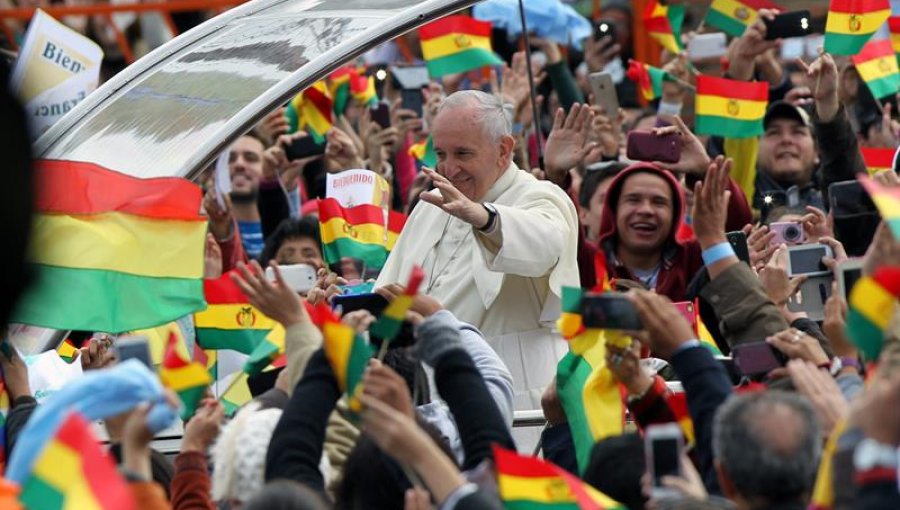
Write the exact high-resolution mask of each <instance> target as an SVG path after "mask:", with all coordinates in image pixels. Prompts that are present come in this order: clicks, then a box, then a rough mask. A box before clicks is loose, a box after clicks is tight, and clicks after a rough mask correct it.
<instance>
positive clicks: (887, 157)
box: [859, 147, 895, 168]
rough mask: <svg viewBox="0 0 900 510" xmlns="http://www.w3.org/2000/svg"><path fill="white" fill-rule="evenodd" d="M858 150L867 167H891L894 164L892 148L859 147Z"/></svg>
mask: <svg viewBox="0 0 900 510" xmlns="http://www.w3.org/2000/svg"><path fill="white" fill-rule="evenodd" d="M859 151H860V152H861V153H862V157H863V161H864V162H865V164H866V166H867V167H868V168H891V167H892V166H893V165H894V152H895V151H894V149H879V148H873V147H860V148H859Z"/></svg>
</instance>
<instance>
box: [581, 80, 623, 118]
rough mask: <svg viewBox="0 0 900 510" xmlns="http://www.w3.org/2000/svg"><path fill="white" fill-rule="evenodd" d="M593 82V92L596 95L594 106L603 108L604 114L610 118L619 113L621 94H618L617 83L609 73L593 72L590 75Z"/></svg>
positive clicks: (591, 82)
mask: <svg viewBox="0 0 900 510" xmlns="http://www.w3.org/2000/svg"><path fill="white" fill-rule="evenodd" d="M588 81H589V82H590V84H591V94H593V95H594V106H600V107H602V108H603V114H604V115H606V116H607V117H609V118H610V119H615V118H616V117H617V116H618V115H619V96H618V94H616V85H615V83H613V79H612V75H611V74H609V73H591V74H590V75H589V76H588Z"/></svg>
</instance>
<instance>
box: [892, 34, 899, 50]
mask: <svg viewBox="0 0 900 510" xmlns="http://www.w3.org/2000/svg"><path fill="white" fill-rule="evenodd" d="M891 46H893V48H894V53H900V34H891Z"/></svg>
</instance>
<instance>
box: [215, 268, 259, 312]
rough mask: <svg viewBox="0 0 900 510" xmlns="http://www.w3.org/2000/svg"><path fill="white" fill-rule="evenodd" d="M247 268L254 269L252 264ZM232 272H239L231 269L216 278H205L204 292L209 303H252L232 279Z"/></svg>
mask: <svg viewBox="0 0 900 510" xmlns="http://www.w3.org/2000/svg"><path fill="white" fill-rule="evenodd" d="M247 268H248V270H252V269H251V266H247ZM231 273H235V274H238V273H237V272H236V271H229V272H227V273H225V274H223V275H222V276H220V277H219V278H216V279H215V280H203V294H204V296H205V297H206V303H207V304H209V305H232V304H249V303H250V301H249V300H248V299H247V296H246V295H244V293H243V292H242V291H241V289H240V287H238V286H237V284H236V283H234V282H233V281H232V280H231Z"/></svg>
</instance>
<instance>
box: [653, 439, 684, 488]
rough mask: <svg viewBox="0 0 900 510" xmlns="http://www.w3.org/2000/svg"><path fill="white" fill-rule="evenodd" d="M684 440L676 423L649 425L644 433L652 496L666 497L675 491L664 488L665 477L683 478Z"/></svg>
mask: <svg viewBox="0 0 900 510" xmlns="http://www.w3.org/2000/svg"><path fill="white" fill-rule="evenodd" d="M683 450H684V439H683V433H682V432H681V427H679V426H678V425H677V424H675V423H665V424H655V425H648V426H647V429H646V430H645V431H644V456H645V457H646V461H647V469H648V470H649V471H650V482H651V486H652V489H651V490H652V496H653V497H654V498H661V497H666V496H668V495H671V494H673V489H669V488H666V487H664V486H663V484H662V478H663V477H664V476H681V455H682V451H683Z"/></svg>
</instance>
